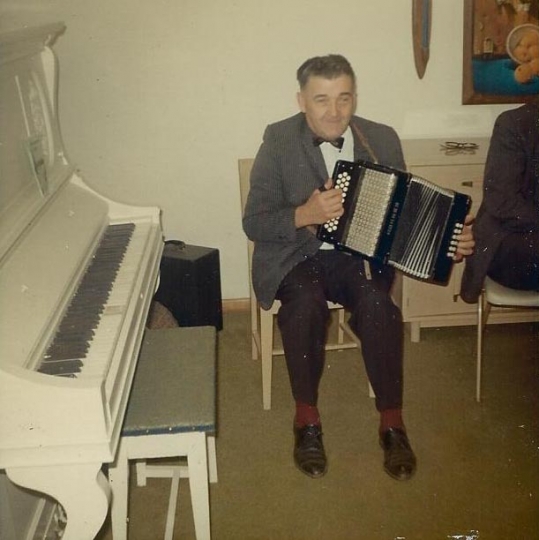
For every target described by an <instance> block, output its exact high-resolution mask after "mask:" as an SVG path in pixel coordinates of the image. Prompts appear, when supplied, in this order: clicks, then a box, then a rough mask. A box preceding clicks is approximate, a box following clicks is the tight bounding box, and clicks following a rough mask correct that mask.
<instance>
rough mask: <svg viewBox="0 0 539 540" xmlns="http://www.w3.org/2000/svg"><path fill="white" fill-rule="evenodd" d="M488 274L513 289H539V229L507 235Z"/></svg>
mask: <svg viewBox="0 0 539 540" xmlns="http://www.w3.org/2000/svg"><path fill="white" fill-rule="evenodd" d="M488 275H489V276H490V277H491V278H492V279H493V280H494V281H497V282H498V283H500V284H502V285H505V286H506V287H510V288H512V289H521V290H532V291H533V290H536V291H537V290H539V231H535V232H531V233H512V234H510V235H509V236H506V237H505V238H504V239H503V240H502V242H501V244H500V246H499V247H498V249H497V251H496V254H495V255H494V258H493V259H492V261H491V263H490V266H489V269H488Z"/></svg>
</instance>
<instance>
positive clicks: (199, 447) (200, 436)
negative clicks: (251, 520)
mask: <svg viewBox="0 0 539 540" xmlns="http://www.w3.org/2000/svg"><path fill="white" fill-rule="evenodd" d="M192 435H193V439H192V440H193V442H192V444H191V445H190V448H189V454H188V456H187V463H188V466H189V488H190V490H191V504H192V507H193V519H194V522H195V533H196V538H197V540H210V538H211V535H210V497H209V489H208V454H207V447H206V434H205V433H202V432H198V433H193V434H192Z"/></svg>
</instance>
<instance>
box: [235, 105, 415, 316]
mask: <svg viewBox="0 0 539 540" xmlns="http://www.w3.org/2000/svg"><path fill="white" fill-rule="evenodd" d="M352 124H354V125H355V126H356V127H357V128H359V131H360V132H361V133H362V134H363V136H364V139H365V140H366V141H367V143H368V146H369V147H370V149H371V152H372V153H374V155H375V156H376V158H377V161H378V162H379V163H381V164H383V165H388V166H390V167H395V168H398V169H404V168H405V164H404V158H403V154H402V148H401V144H400V140H399V138H398V136H397V133H396V132H395V130H394V129H393V128H391V127H389V126H385V125H383V124H379V123H376V122H372V121H370V120H366V119H364V118H360V117H357V116H354V117H353V118H352ZM312 138H313V133H312V131H311V130H310V128H309V126H308V124H307V122H306V120H305V115H304V114H303V113H298V114H296V115H294V116H292V117H290V118H287V119H286V120H282V121H280V122H277V123H275V124H271V125H269V126H268V127H267V128H266V131H265V133H264V138H263V142H262V145H261V147H260V149H259V151H258V154H257V156H256V159H255V162H254V164H253V169H252V172H251V188H250V191H249V197H248V199H247V204H246V208H245V213H244V218H243V229H244V231H245V233H246V234H247V236H248V237H249V238H250V239H251V240H252V241H254V244H255V247H254V254H253V264H252V273H253V276H252V277H253V286H254V289H255V293H256V296H257V298H258V301H259V302H260V304H261V305H262V307H263V308H265V309H269V308H270V307H271V305H272V304H273V301H274V299H275V294H276V292H277V289H278V288H279V285H280V283H281V281H282V279H283V278H284V277H285V276H286V274H288V272H290V270H291V269H292V268H293V267H294V266H295V265H297V264H298V263H299V262H301V261H303V260H304V259H305V258H307V257H311V256H313V255H314V254H315V253H316V252H317V251H318V248H319V247H320V245H321V242H320V241H319V240H318V239H317V238H316V237H315V236H314V235H313V234H312V233H311V232H310V231H309V230H308V229H307V228H302V229H296V227H295V225H294V213H295V208H296V207H297V206H300V205H301V204H303V203H304V202H305V201H306V200H307V199H308V198H309V197H310V196H311V194H312V192H313V191H314V190H315V189H317V188H319V187H321V186H322V185H323V184H324V183H325V182H326V180H327V176H328V175H327V172H326V166H325V164H324V158H323V157H322V152H321V150H320V148H319V147H316V146H314V145H313V142H312ZM354 159H364V160H367V161H373V158H372V156H371V154H370V153H369V151H368V149H367V148H366V147H365V145H364V144H363V142H362V141H361V140H360V139H359V137H358V136H357V134H356V133H355V131H354Z"/></svg>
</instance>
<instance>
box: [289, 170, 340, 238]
mask: <svg viewBox="0 0 539 540" xmlns="http://www.w3.org/2000/svg"><path fill="white" fill-rule="evenodd" d="M324 188H325V190H319V189H315V190H314V191H313V193H312V195H311V196H310V197H309V198H308V199H307V201H306V202H305V203H304V204H302V205H301V206H298V207H297V208H296V215H295V220H296V227H297V228H298V229H299V228H300V227H306V226H308V225H321V224H322V223H325V222H326V221H329V220H330V219H333V218H337V217H340V216H342V215H343V213H344V208H343V205H342V191H341V190H340V189H333V181H332V180H331V178H330V179H328V180H327V181H326V183H325V184H324Z"/></svg>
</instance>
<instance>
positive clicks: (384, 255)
mask: <svg viewBox="0 0 539 540" xmlns="http://www.w3.org/2000/svg"><path fill="white" fill-rule="evenodd" d="M333 182H334V186H335V187H337V188H339V189H341V190H342V192H343V206H344V214H343V215H342V216H341V217H340V218H336V219H332V220H330V221H328V222H326V223H324V224H323V225H320V226H319V227H318V230H317V237H318V238H319V239H320V240H322V241H324V242H328V243H330V244H333V245H334V246H335V248H336V249H340V250H343V251H348V252H350V253H354V254H361V255H363V256H365V257H367V258H369V259H372V260H374V261H377V262H379V263H382V264H388V265H391V266H393V267H395V268H397V269H399V270H401V271H402V272H404V273H405V274H407V275H410V276H412V277H415V278H418V279H422V280H425V281H431V282H435V283H440V284H443V283H446V282H447V281H448V279H449V276H450V274H451V268H452V266H453V255H454V254H455V251H456V246H457V241H456V240H455V236H456V235H458V234H460V233H461V232H462V229H463V227H464V218H465V217H466V214H467V213H468V211H469V209H470V205H471V199H470V197H469V196H468V195H465V194H463V193H458V192H455V191H452V190H449V189H445V188H441V187H439V186H437V185H436V184H433V183H432V182H429V181H428V180H425V179H424V178H421V177H418V176H415V175H412V174H410V173H407V172H404V171H400V170H398V169H393V168H391V167H386V166H383V165H378V164H374V163H369V162H366V161H356V162H350V161H342V160H341V161H338V162H337V163H336V165H335V170H334V173H333Z"/></svg>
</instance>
